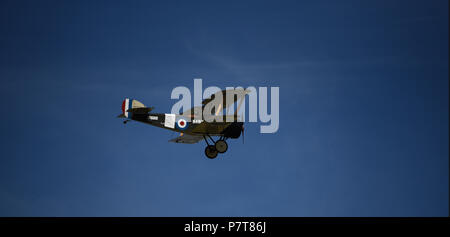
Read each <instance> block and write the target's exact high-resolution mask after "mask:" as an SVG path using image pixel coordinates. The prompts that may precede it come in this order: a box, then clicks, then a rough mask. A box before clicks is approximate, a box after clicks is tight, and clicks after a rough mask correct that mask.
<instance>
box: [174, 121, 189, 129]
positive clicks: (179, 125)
mask: <svg viewBox="0 0 450 237" xmlns="http://www.w3.org/2000/svg"><path fill="white" fill-rule="evenodd" d="M176 125H177V128H178V129H180V130H185V129H186V128H187V127H188V126H189V124H188V122H187V121H186V120H185V119H182V118H180V119H178V121H177V123H176Z"/></svg>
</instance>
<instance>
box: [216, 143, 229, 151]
mask: <svg viewBox="0 0 450 237" xmlns="http://www.w3.org/2000/svg"><path fill="white" fill-rule="evenodd" d="M214 147H215V148H216V150H217V151H218V152H219V153H225V152H226V151H227V150H228V144H227V142H226V141H225V140H218V141H216V143H215V144H214Z"/></svg>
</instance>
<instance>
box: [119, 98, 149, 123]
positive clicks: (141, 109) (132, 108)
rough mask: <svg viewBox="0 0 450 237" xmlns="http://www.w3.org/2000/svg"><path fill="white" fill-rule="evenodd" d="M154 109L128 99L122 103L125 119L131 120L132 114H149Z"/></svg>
mask: <svg viewBox="0 0 450 237" xmlns="http://www.w3.org/2000/svg"><path fill="white" fill-rule="evenodd" d="M152 109H153V108H147V107H145V105H144V104H142V103H141V102H139V101H137V100H133V99H130V98H126V99H125V100H123V102H122V115H123V117H125V118H131V113H148V112H150V111H151V110H152ZM119 116H120V115H119Z"/></svg>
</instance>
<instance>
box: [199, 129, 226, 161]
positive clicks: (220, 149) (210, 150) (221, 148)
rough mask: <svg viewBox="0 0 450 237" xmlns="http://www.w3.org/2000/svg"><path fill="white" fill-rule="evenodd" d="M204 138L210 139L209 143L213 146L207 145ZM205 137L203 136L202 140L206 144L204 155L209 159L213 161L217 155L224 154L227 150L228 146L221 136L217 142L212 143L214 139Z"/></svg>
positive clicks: (206, 140)
mask: <svg viewBox="0 0 450 237" xmlns="http://www.w3.org/2000/svg"><path fill="white" fill-rule="evenodd" d="M206 136H207V137H208V138H209V139H211V141H212V142H213V144H214V145H212V144H211V145H210V144H209V142H208V139H206ZM206 136H203V139H205V142H206V145H207V146H206V148H205V155H206V157H208V158H209V159H214V158H216V157H217V155H218V154H219V153H225V152H226V151H227V150H228V144H227V142H226V141H225V139H226V138H225V139H224V137H223V136H222V137H220V139H219V140H217V141H214V139H212V137H211V136H209V135H206Z"/></svg>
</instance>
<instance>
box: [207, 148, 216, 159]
mask: <svg viewBox="0 0 450 237" xmlns="http://www.w3.org/2000/svg"><path fill="white" fill-rule="evenodd" d="M218 153H219V152H218V151H217V150H216V148H215V147H214V146H213V145H208V146H207V147H206V148H205V155H206V157H208V158H209V159H214V158H216V157H217V154H218Z"/></svg>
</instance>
